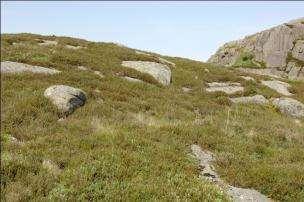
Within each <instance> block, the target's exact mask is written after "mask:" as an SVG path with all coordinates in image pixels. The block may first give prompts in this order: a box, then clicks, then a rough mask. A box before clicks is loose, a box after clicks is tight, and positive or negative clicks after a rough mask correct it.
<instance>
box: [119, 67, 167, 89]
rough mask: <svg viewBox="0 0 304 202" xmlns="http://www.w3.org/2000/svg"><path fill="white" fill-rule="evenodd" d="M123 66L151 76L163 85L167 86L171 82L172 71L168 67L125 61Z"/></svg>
mask: <svg viewBox="0 0 304 202" xmlns="http://www.w3.org/2000/svg"><path fill="white" fill-rule="evenodd" d="M122 66H124V67H128V68H132V69H135V70H137V71H139V72H142V73H146V74H150V75H151V76H152V77H153V78H155V79H156V80H157V81H159V82H160V83H161V84H163V85H165V86H167V85H169V84H170V82H171V70H170V68H169V67H168V66H167V65H164V64H160V63H156V62H147V61H123V62H122Z"/></svg>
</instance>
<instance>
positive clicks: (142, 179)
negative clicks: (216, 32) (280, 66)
mask: <svg viewBox="0 0 304 202" xmlns="http://www.w3.org/2000/svg"><path fill="white" fill-rule="evenodd" d="M35 39H40V40H42V39H48V40H54V39H56V40H57V41H58V42H59V45H58V46H49V47H45V46H38V45H37V41H36V40H35ZM13 42H15V43H16V42H18V43H22V44H23V45H18V46H16V45H12V43H13ZM65 44H71V45H79V46H83V47H87V48H86V49H78V50H70V49H65V48H63V47H64V45H65ZM156 56H158V55H156V54H155V56H146V55H139V54H136V53H135V51H134V50H132V49H129V48H123V47H119V46H117V45H115V44H113V43H93V42H88V41H85V40H80V39H72V38H68V37H54V36H40V35H32V34H18V35H2V36H1V61H5V60H10V61H18V62H24V63H28V64H33V65H40V66H44V67H52V68H56V69H58V70H61V71H62V73H60V74H56V75H52V76H46V75H37V74H20V75H5V74H3V75H1V77H2V80H1V81H2V89H1V93H2V95H1V106H2V108H1V109H2V110H1V199H2V200H3V201H5V200H6V201H18V200H20V201H45V200H47V201H57V200H69V201H75V200H81V201H83V200H95V201H96V200H103V201H119V200H126V201H144V200H149V201H155V200H160V201H178V200H180V201H186V200H191V201H228V200H229V199H228V197H227V196H226V195H225V193H222V192H221V191H220V190H219V189H218V188H217V187H215V186H214V185H213V184H211V183H209V182H207V181H205V180H202V179H199V178H198V176H199V170H198V165H197V162H195V160H194V159H193V158H192V157H190V155H189V153H190V145H191V144H193V143H197V144H199V145H201V146H202V147H203V148H206V149H209V150H210V151H212V152H214V153H215V154H216V155H217V161H216V168H217V170H218V171H219V173H220V175H221V176H222V177H223V178H224V179H225V180H226V181H227V182H228V183H230V184H233V185H236V186H240V187H250V188H255V189H257V190H258V191H260V192H262V193H264V194H266V195H267V196H269V197H271V198H273V199H275V200H280V201H301V200H302V199H303V198H304V190H303V187H304V171H303V169H302V168H303V167H304V136H303V134H304V127H303V125H304V121H303V119H302V120H300V123H301V124H302V125H300V124H295V122H294V120H293V119H292V118H289V117H286V116H284V115H282V114H280V113H279V112H278V111H277V109H275V108H274V107H273V106H271V105H267V106H254V105H231V103H230V102H229V100H228V97H227V96H226V95H225V94H222V93H213V94H207V93H206V92H205V91H204V88H205V86H206V82H213V81H234V82H240V83H242V85H243V86H244V87H245V91H244V93H239V94H237V95H235V96H239V95H246V96H247V95H254V94H257V93H258V94H262V95H264V96H266V97H268V98H270V97H279V95H278V94H277V93H276V92H274V91H272V90H270V89H269V88H266V87H264V86H262V85H261V84H259V83H258V82H252V81H244V80H243V79H241V78H240V77H239V74H238V73H236V72H234V70H233V68H221V67H216V66H212V65H211V64H206V63H201V62H197V61H192V60H188V59H183V58H173V57H165V56H163V57H164V58H166V59H168V60H170V61H172V62H174V63H175V64H176V67H175V68H173V67H172V83H171V85H170V86H168V87H162V86H160V85H159V84H158V83H157V81H156V80H155V79H153V78H152V77H151V76H149V75H146V74H141V73H139V72H137V71H134V70H131V69H127V68H124V67H122V66H121V62H122V61H123V60H144V61H156V59H157V57H156ZM78 65H82V66H86V67H89V68H91V69H92V70H98V71H101V72H102V73H103V74H104V75H105V78H100V77H99V76H97V75H95V74H93V73H92V72H89V71H81V70H78V69H77V66H78ZM205 69H208V70H209V72H206V71H205ZM117 75H128V76H132V77H135V78H139V79H142V80H144V81H146V82H148V83H151V84H153V85H147V84H145V83H131V82H127V81H125V80H123V79H121V78H119V77H118V76H117ZM255 78H256V79H257V80H259V79H261V78H263V77H255ZM55 84H65V85H70V86H74V87H77V88H81V89H83V90H84V91H85V92H86V93H87V97H88V100H87V103H86V104H85V105H84V106H83V107H81V108H78V109H77V110H76V111H75V112H74V113H73V114H72V115H70V116H69V117H68V118H67V119H66V120H65V121H63V122H58V121H57V120H58V118H59V115H60V112H58V111H57V109H56V108H55V107H54V106H53V105H52V104H51V103H50V101H49V100H47V99H46V98H44V97H43V92H44V90H45V89H46V88H47V87H49V86H50V85H55ZM291 85H292V89H293V92H294V93H295V94H296V95H295V98H297V99H298V100H300V101H301V102H304V94H303V92H304V85H303V83H301V82H291ZM183 86H188V87H191V88H192V89H193V90H192V91H191V92H189V93H184V92H183V91H182V90H181V88H182V87H183ZM96 90H99V91H96ZM197 119H198V120H200V121H199V122H200V124H196V121H195V120H197ZM9 136H13V137H15V138H17V139H18V140H19V141H22V142H23V144H16V143H12V142H10V141H9V138H8V137H9ZM45 159H49V160H51V161H52V162H54V163H55V164H57V165H58V167H59V168H60V169H61V173H60V174H59V175H55V174H53V173H50V172H48V170H46V169H45V168H43V166H42V162H43V160H45Z"/></svg>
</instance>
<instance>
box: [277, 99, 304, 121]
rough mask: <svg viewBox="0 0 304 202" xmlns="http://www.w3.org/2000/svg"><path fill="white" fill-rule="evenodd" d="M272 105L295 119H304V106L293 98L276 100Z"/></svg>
mask: <svg viewBox="0 0 304 202" xmlns="http://www.w3.org/2000/svg"><path fill="white" fill-rule="evenodd" d="M272 104H273V105H274V106H276V107H277V108H278V109H279V110H280V111H281V112H282V113H284V114H287V115H289V116H292V117H295V118H303V117H304V104H303V103H301V102H299V101H297V100H295V99H292V98H275V99H272Z"/></svg>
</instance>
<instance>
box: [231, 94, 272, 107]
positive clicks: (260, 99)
mask: <svg viewBox="0 0 304 202" xmlns="http://www.w3.org/2000/svg"><path fill="white" fill-rule="evenodd" d="M230 100H231V102H233V103H243V104H261V105H263V104H267V103H268V100H267V99H266V98H265V97H264V96H263V95H255V96H249V97H238V98H230Z"/></svg>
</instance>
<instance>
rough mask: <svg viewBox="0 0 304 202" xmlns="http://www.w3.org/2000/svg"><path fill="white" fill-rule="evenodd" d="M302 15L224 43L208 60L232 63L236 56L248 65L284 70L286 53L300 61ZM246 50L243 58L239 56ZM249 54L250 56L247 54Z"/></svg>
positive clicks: (302, 34)
mask: <svg viewBox="0 0 304 202" xmlns="http://www.w3.org/2000/svg"><path fill="white" fill-rule="evenodd" d="M303 22H304V18H300V19H297V20H293V21H290V22H288V23H285V24H282V25H279V26H276V27H273V28H271V29H268V30H264V31H262V32H259V33H256V34H254V35H250V36H246V37H245V38H244V39H241V40H237V41H232V42H229V43H226V44H224V45H223V46H222V47H220V48H219V49H218V50H217V52H216V53H215V54H214V55H212V56H211V57H210V58H209V60H208V62H210V63H216V64H220V65H224V66H235V65H236V63H237V61H238V60H239V59H244V61H247V62H248V61H250V63H248V64H250V65H252V66H251V67H255V66H257V67H264V66H265V67H267V68H277V69H280V70H281V69H284V68H286V66H287V63H288V62H289V60H290V55H292V57H293V58H295V59H297V60H301V61H303V57H304V53H303V38H304V23H303ZM245 53H246V57H244V58H242V57H243V55H244V54H245ZM248 56H250V57H248Z"/></svg>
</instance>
